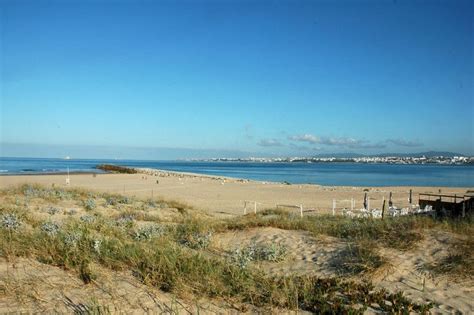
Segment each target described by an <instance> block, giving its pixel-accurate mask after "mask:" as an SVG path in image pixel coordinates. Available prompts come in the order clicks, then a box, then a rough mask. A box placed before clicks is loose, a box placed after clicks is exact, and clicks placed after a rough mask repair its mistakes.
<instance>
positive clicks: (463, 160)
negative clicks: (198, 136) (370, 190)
mask: <svg viewBox="0 0 474 315" xmlns="http://www.w3.org/2000/svg"><path fill="white" fill-rule="evenodd" d="M199 161H209V162H211V161H212V162H261V163H272V162H273V163H275V162H285V163H298V162H299V163H334V162H348V163H385V164H443V165H474V157H468V156H449V157H448V156H431V157H427V156H420V157H412V156H404V157H403V156H364V157H285V158H282V157H276V158H262V157H249V158H212V159H200V160H199Z"/></svg>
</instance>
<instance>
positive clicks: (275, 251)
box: [230, 242, 287, 268]
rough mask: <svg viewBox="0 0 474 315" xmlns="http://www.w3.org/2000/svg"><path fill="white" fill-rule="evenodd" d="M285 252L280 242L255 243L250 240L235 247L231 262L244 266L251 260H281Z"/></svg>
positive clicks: (285, 249)
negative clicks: (247, 243)
mask: <svg viewBox="0 0 474 315" xmlns="http://www.w3.org/2000/svg"><path fill="white" fill-rule="evenodd" d="M286 254H287V248H286V247H285V246H284V245H282V244H275V243H273V244H257V243H255V242H252V243H251V244H250V245H248V246H247V247H244V248H237V249H236V250H235V251H234V252H233V253H232V254H231V258H230V259H231V262H232V263H234V264H235V265H237V266H239V267H240V268H246V267H247V265H248V264H249V263H250V262H252V261H258V260H266V261H271V262H279V261H282V260H283V259H284V258H285V257H286Z"/></svg>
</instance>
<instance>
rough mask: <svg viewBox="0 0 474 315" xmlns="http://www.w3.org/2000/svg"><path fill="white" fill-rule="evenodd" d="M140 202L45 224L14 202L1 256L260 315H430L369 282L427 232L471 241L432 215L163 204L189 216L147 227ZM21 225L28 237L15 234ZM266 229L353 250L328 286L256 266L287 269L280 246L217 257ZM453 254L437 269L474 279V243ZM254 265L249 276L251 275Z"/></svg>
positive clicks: (6, 208) (35, 191)
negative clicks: (231, 236)
mask: <svg viewBox="0 0 474 315" xmlns="http://www.w3.org/2000/svg"><path fill="white" fill-rule="evenodd" d="M9 189H11V188H9ZM42 190H48V191H49V190H50V188H42V187H39V186H34V187H33V188H32V191H30V190H28V191H29V192H28V194H30V195H29V196H30V197H31V196H36V197H34V198H43V199H44V200H43V201H41V200H38V203H39V204H40V203H41V202H43V203H44V204H51V198H52V197H51V195H53V196H56V197H54V198H57V199H56V200H57V201H58V203H59V202H60V201H61V199H60V198H58V197H57V194H56V193H54V194H50V193H42V192H41V191H42ZM66 192H67V195H70V196H73V197H74V198H78V200H81V198H87V200H93V201H94V204H98V202H99V201H101V200H102V201H101V202H103V200H104V199H105V197H104V195H99V194H88V193H87V192H85V191H80V192H76V191H74V190H71V191H66ZM16 193H17V194H20V195H23V194H24V190H23V189H19V190H16ZM2 195H3V196H5V194H4V192H0V196H2ZM76 196H77V197H76ZM140 202H141V203H147V202H148V201H146V200H145V201H140V200H134V201H133V204H131V205H126V207H127V209H126V210H124V211H119V214H117V212H116V211H112V212H113V213H112V214H110V215H107V214H106V213H105V214H104V213H102V212H100V213H99V210H97V212H98V213H91V212H89V213H87V214H83V215H82V216H80V217H79V216H77V217H76V216H66V217H64V218H63V220H62V221H60V222H59V221H58V222H51V221H47V222H44V221H41V220H40V217H41V216H39V217H37V216H36V214H35V211H34V209H30V210H28V211H26V210H25V208H23V207H22V206H17V205H16V204H15V200H14V199H12V203H11V205H9V204H6V205H2V208H0V210H1V211H0V215H1V217H0V218H1V221H0V222H1V228H0V253H1V254H2V256H4V257H6V258H7V260H8V261H11V260H14V259H15V258H16V257H26V258H29V259H34V260H37V261H39V262H41V263H43V264H47V265H51V266H56V267H60V268H62V269H64V270H66V271H68V272H70V273H72V274H75V275H76V276H77V277H78V279H81V280H82V281H83V282H84V283H85V284H88V283H93V282H95V281H96V280H97V277H98V276H99V275H98V273H97V272H96V268H97V267H98V266H100V268H105V269H109V270H111V271H121V272H130V273H131V274H132V275H133V276H134V277H135V278H136V279H138V280H139V281H141V282H142V283H143V284H144V285H147V286H153V287H155V288H159V289H161V290H163V291H166V292H171V293H172V294H175V295H176V296H178V297H185V296H190V295H192V296H195V297H197V298H207V299H220V300H224V301H226V302H228V303H230V304H231V305H235V307H236V308H238V309H239V310H241V311H245V310H246V306H245V305H253V306H254V307H258V308H261V310H262V311H263V312H265V311H271V310H274V309H291V310H306V311H310V312H315V313H353V314H362V313H364V312H365V311H366V310H368V309H371V310H372V311H375V312H382V313H384V312H385V313H410V312H415V313H426V312H428V311H429V309H430V308H431V307H432V304H430V303H421V302H417V303H415V302H413V301H411V300H410V299H409V298H407V297H405V296H404V295H403V294H401V293H399V292H388V291H386V290H384V289H379V288H375V287H374V286H373V285H372V284H371V282H370V277H368V275H370V274H371V273H373V272H375V271H376V270H377V269H379V268H382V267H383V265H384V264H385V263H386V261H385V260H384V257H383V256H382V255H381V254H380V253H379V249H380V248H384V247H387V248H391V249H395V250H399V251H408V250H411V249H413V247H414V246H415V245H416V244H417V243H418V242H419V241H420V240H421V239H423V230H426V229H439V230H443V231H450V232H452V233H463V234H464V235H469V234H465V233H468V232H469V231H472V225H470V223H463V222H455V221H436V220H434V219H432V218H428V217H399V218H390V219H386V220H375V219H350V218H344V217H333V216H306V217H304V218H300V217H298V216H294V215H292V214H291V213H290V212H286V211H283V210H281V209H269V210H266V211H262V212H260V213H258V214H256V215H255V214H249V215H246V216H241V217H235V218H232V219H216V218H209V217H208V216H205V215H202V214H201V213H200V212H199V211H197V210H190V209H189V208H187V207H186V206H185V205H183V204H177V203H174V202H172V201H164V200H156V204H160V203H167V204H168V205H170V206H173V207H174V206H178V205H179V207H181V208H182V209H183V210H182V211H179V212H178V214H177V215H176V216H174V217H172V219H169V220H170V221H166V222H164V221H160V219H159V218H158V217H156V218H155V221H154V222H147V221H145V220H142V219H143V218H145V217H146V216H145V215H144V214H143V213H145V211H138V210H133V209H131V208H133V207H134V206H135V204H137V203H140ZM54 206H55V207H56V206H59V204H57V205H56V204H55V205H54ZM130 207H131V208H130ZM128 208H130V209H128ZM38 209H41V208H38ZM89 211H90V210H89ZM139 214H143V215H142V216H140V215H139ZM58 219H59V218H58ZM23 226H25V228H21V233H12V231H16V230H18V229H20V227H23ZM259 227H274V228H279V229H284V230H300V231H306V232H307V233H308V235H311V236H314V237H317V236H320V235H327V236H331V237H335V238H337V239H339V240H341V242H344V243H345V244H346V246H345V247H344V248H343V249H342V250H341V251H337V252H336V254H335V255H334V257H333V258H332V259H333V260H332V261H331V262H332V264H333V266H337V268H336V267H334V268H335V269H336V270H337V272H336V273H335V274H334V276H333V277H324V278H321V277H318V276H316V275H312V274H303V275H301V274H292V273H288V274H283V275H281V274H280V275H272V274H269V273H267V272H266V271H265V270H264V269H263V268H261V267H259V264H254V262H259V261H263V262H267V263H279V262H284V261H285V260H286V258H287V257H288V251H289V249H288V248H286V247H285V246H284V245H282V244H279V243H275V244H271V243H262V244H256V243H250V244H249V245H247V246H244V247H242V248H238V249H235V250H234V251H230V252H229V251H219V250H217V249H216V247H214V246H213V243H214V242H215V240H216V239H217V238H218V235H219V233H226V232H229V231H235V230H245V229H251V228H259ZM471 235H472V234H471ZM456 246H457V247H453V251H452V254H451V255H450V256H449V257H447V258H446V260H445V261H444V262H441V263H442V266H441V265H439V266H438V265H436V266H433V270H435V271H436V272H440V273H456V272H462V273H466V272H471V273H472V266H473V264H472V263H469V259H472V256H469V255H470V254H468V253H469V252H470V253H472V252H473V251H472V246H473V245H472V241H470V242H467V243H458V244H457V245H456ZM469 257H471V258H469ZM464 261H466V262H467V263H464ZM250 264H252V268H249V266H250ZM359 275H365V276H367V277H358V276H359ZM353 276H356V277H355V278H354V277H353Z"/></svg>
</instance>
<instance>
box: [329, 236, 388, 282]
mask: <svg viewBox="0 0 474 315" xmlns="http://www.w3.org/2000/svg"><path fill="white" fill-rule="evenodd" d="M374 247H375V246H374V244H370V243H364V244H348V245H347V246H346V248H344V249H343V250H342V251H341V252H340V253H338V254H337V255H336V256H334V257H333V258H332V259H331V261H330V264H331V265H332V267H334V268H335V269H336V271H337V272H338V273H340V274H342V275H354V274H362V273H367V272H372V271H375V270H376V269H377V268H379V267H381V266H382V265H383V264H384V263H385V261H384V259H383V258H382V257H381V256H380V255H378V254H377V252H376V251H375V249H374Z"/></svg>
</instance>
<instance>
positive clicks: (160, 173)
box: [0, 166, 474, 190]
mask: <svg viewBox="0 0 474 315" xmlns="http://www.w3.org/2000/svg"><path fill="white" fill-rule="evenodd" d="M126 168H130V169H134V170H136V171H137V173H136V174H124V173H114V172H94V171H84V172H78V171H75V172H69V175H93V176H94V175H96V176H99V175H100V176H103V175H137V174H145V175H148V176H156V177H177V178H185V177H187V178H207V179H212V180H221V181H222V180H225V181H235V182H241V183H251V182H253V183H261V184H268V185H286V186H316V187H325V188H365V189H389V188H395V189H396V188H414V189H423V188H425V189H455V190H463V189H464V190H473V189H474V187H469V186H425V185H420V186H416V185H387V186H383V185H378V186H369V185H323V184H317V183H290V182H286V181H283V182H277V181H265V180H255V179H246V178H239V177H230V176H223V175H222V176H221V175H210V174H201V173H192V172H181V171H170V170H164V169H155V168H140V167H129V166H126ZM67 174H68V173H67V172H48V173H27V174H19V173H10V174H7V173H0V179H1V178H2V177H16V176H18V177H28V176H35V177H41V176H61V175H62V176H64V175H67Z"/></svg>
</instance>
